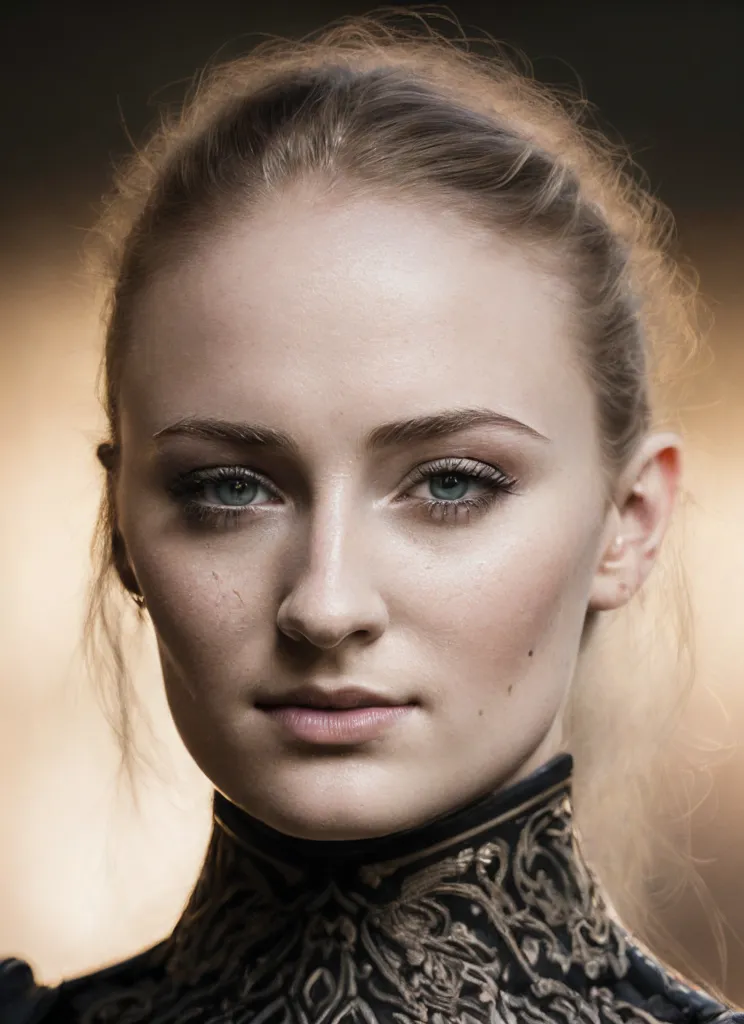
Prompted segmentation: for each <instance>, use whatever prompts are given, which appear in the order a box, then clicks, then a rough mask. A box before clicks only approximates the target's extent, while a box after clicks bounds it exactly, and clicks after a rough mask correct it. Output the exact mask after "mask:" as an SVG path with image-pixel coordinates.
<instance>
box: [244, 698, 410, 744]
mask: <svg viewBox="0 0 744 1024" xmlns="http://www.w3.org/2000/svg"><path fill="white" fill-rule="evenodd" d="M413 707H414V705H413V704H400V705H386V706H384V707H368V708H344V709H339V710H337V711H333V710H330V709H325V708H302V707H297V706H292V705H284V704H282V705H278V706H277V707H271V708H262V709H261V710H262V711H263V712H264V714H267V715H268V716H269V718H272V719H273V720H274V721H275V722H278V723H279V725H281V726H282V727H283V728H284V729H286V730H287V732H289V733H291V734H292V735H293V736H294V737H295V738H296V739H299V740H304V741H305V742H306V743H323V744H339V745H341V744H349V743H364V742H366V741H368V740H374V739H377V737H378V736H381V735H382V734H383V733H384V732H385V731H386V730H387V729H389V728H390V727H391V726H392V725H394V724H395V723H396V722H398V721H400V719H401V718H404V717H405V716H406V715H407V714H409V713H410V712H411V711H413Z"/></svg>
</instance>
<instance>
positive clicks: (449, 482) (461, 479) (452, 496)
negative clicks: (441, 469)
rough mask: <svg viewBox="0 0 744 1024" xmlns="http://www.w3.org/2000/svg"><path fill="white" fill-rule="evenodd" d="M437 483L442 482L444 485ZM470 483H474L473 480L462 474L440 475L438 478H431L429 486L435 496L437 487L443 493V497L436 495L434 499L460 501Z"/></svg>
mask: <svg viewBox="0 0 744 1024" xmlns="http://www.w3.org/2000/svg"><path fill="white" fill-rule="evenodd" d="M437 481H442V483H441V484H439V483H437ZM470 483H472V479H471V478H469V477H466V476H464V475H463V474H462V473H439V474H438V475H437V476H431V477H429V485H430V487H431V489H432V493H433V494H434V488H435V486H437V487H441V490H442V492H443V493H442V494H441V495H439V494H434V497H435V498H437V499H438V500H442V501H447V500H452V501H459V500H460V499H461V498H464V497H465V494H466V493H467V489H468V484H470ZM460 489H462V490H460ZM453 491H455V492H456V493H453Z"/></svg>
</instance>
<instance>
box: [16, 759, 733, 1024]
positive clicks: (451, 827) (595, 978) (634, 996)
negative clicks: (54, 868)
mask: <svg viewBox="0 0 744 1024" xmlns="http://www.w3.org/2000/svg"><path fill="white" fill-rule="evenodd" d="M571 772H572V760H571V757H570V756H569V755H567V754H561V755H559V756H558V757H556V758H554V759H553V760H552V761H550V762H549V763H548V764H547V765H545V766H544V767H542V768H540V769H538V770H537V771H536V772H534V773H533V774H532V775H531V776H529V777H528V778H526V779H524V780H522V781H520V782H518V783H516V784H514V785H512V786H510V787H508V788H506V789H503V790H501V791H499V792H497V793H495V794H493V795H491V796H489V797H487V798H485V799H481V800H478V801H477V802H475V803H472V804H470V805H469V806H467V807H463V808H461V809H459V810H457V811H455V812H454V813H452V814H449V815H447V816H446V817H443V818H440V819H437V820H436V821H432V822H429V823H427V824H426V825H423V826H422V827H420V828H415V829H410V830H408V831H405V832H399V833H396V834H395V835H391V836H384V837H382V838H375V839H366V840H361V841H351V842H338V841H312V840H302V839H295V838H291V837H288V836H285V835H283V834H281V833H279V832H276V831H274V830H272V829H270V828H268V827H267V826H265V825H263V824H262V823H261V822H258V821H256V820H255V819H253V818H251V817H250V816H249V815H247V814H246V813H245V812H244V811H242V810H241V809H240V808H238V807H236V806H235V805H234V804H231V803H230V802H229V801H228V800H226V799H225V798H224V797H223V796H222V795H221V794H219V793H215V795H214V826H213V832H212V837H211V841H210V844H209V848H208V851H207V856H206V858H205V862H204V866H203V869H202V871H201V874H200V877H199V879H198V882H197V884H196V886H195V888H194V890H193V892H192V895H191V897H190V899H189V901H188V904H187V906H186V909H185V910H184V912H183V914H182V915H181V918H180V920H179V921H178V923H177V924H176V926H175V928H174V930H173V932H172V933H171V935H170V936H169V937H168V938H166V939H165V940H164V941H162V942H160V943H158V945H156V946H154V947H153V948H151V949H149V950H146V951H145V952H143V953H141V954H139V955H138V956H135V957H133V958H131V959H129V960H126V961H124V962H122V963H118V964H116V965H114V966H112V967H109V968H105V969H103V970H99V971H96V972H94V973H92V974H88V975H85V976H83V977H79V978H75V979H71V980H68V981H64V982H63V983H62V984H60V985H59V986H57V987H54V988H49V987H45V986H40V985H37V984H36V983H35V981H34V977H33V973H32V971H31V968H30V967H29V965H28V964H27V963H25V962H24V961H22V960H17V959H16V960H12V959H11V960H4V961H0V1024H555V1022H559V1024H655V1022H658V1021H666V1022H671V1024H713V1022H715V1024H724V1022H725V1024H744V1013H737V1012H735V1011H733V1010H732V1009H730V1008H727V1007H725V1006H723V1005H721V1004H720V1003H719V1002H717V1001H716V1000H714V999H712V998H710V997H709V996H707V995H705V994H704V993H702V992H700V991H698V990H697V989H694V988H693V987H691V986H690V985H688V984H685V983H684V982H683V981H682V980H681V979H680V978H678V977H677V976H676V975H674V974H673V972H671V971H670V970H669V969H667V968H665V967H663V966H662V965H661V964H659V963H657V962H656V961H655V960H654V959H653V958H652V957H651V956H650V955H649V954H648V953H646V952H645V951H643V950H642V949H641V948H640V947H639V945H638V943H637V942H635V941H634V939H633V938H632V937H631V936H629V935H628V934H627V932H626V931H624V929H623V928H622V927H620V926H619V925H618V923H617V922H616V921H615V920H614V919H613V917H612V915H611V914H610V912H609V910H608V908H607V907H606V905H605V902H604V901H603V898H602V895H601V892H600V890H599V888H598V886H597V884H596V882H595V880H594V878H593V876H592V874H591V871H590V870H589V869H588V868H587V866H586V863H585V861H584V859H583V857H582V854H581V851H580V848H579V844H578V840H577V836H576V833H575V830H574V827H573V821H572V809H571Z"/></svg>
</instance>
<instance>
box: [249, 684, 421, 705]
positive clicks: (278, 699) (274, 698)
mask: <svg viewBox="0 0 744 1024" xmlns="http://www.w3.org/2000/svg"><path fill="white" fill-rule="evenodd" d="M409 703H411V702H410V701H407V700H398V699H395V698H394V697H390V696H386V695H384V694H381V693H376V692H373V691H372V690H365V689H363V688H360V687H344V688H343V689H340V690H324V689H322V688H320V687H317V686H301V687H296V688H295V689H293V690H288V691H287V692H286V693H284V694H271V695H270V696H267V697H265V698H262V699H260V700H257V701H256V706H257V707H258V708H277V707H298V708H315V709H318V710H321V709H324V710H327V711H343V710H348V709H350V708H379V707H397V706H400V705H402V704H409Z"/></svg>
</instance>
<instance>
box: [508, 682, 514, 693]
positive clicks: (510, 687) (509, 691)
mask: <svg viewBox="0 0 744 1024" xmlns="http://www.w3.org/2000/svg"><path fill="white" fill-rule="evenodd" d="M513 689H514V683H509V689H508V690H507V691H506V692H507V693H511V692H512V690H513Z"/></svg>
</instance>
